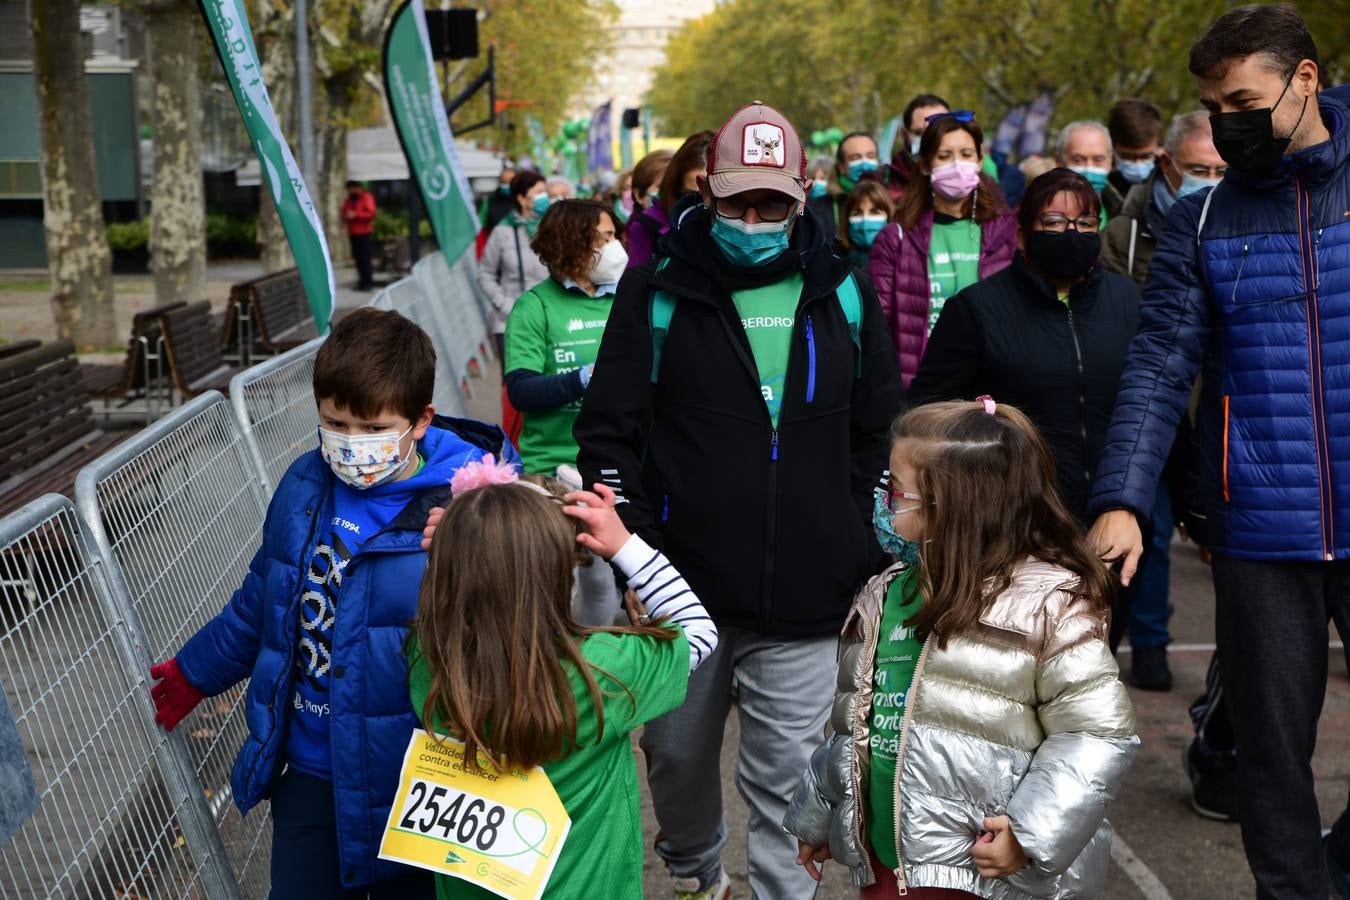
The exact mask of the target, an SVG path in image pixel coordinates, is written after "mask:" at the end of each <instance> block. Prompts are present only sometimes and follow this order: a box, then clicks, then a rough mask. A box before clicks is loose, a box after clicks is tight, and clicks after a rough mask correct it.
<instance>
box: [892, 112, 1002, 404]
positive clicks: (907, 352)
mask: <svg viewBox="0 0 1350 900" xmlns="http://www.w3.org/2000/svg"><path fill="white" fill-rule="evenodd" d="M983 143H984V131H983V130H981V128H980V126H979V124H978V123H977V122H976V121H975V114H974V113H972V112H971V111H970V110H960V109H958V110H956V111H954V112H944V113H938V114H936V115H933V116H929V123H928V127H927V128H926V129H924V132H923V138H922V140H921V141H920V143H919V155H918V158H917V159H916V161H915V171H914V176H913V179H912V180H911V181H910V183H909V186H908V187H907V188H906V189H905V193H904V196H902V197H901V198H900V202H899V204H898V206H897V207H896V211H895V224H893V225H891V226H889V227H887V228H885V229H883V230H882V232H881V234H879V235H877V237H876V240H875V241H874V242H873V243H872V252H871V255H870V257H869V259H868V264H867V273H868V274H869V275H870V276H871V277H872V283H873V285H875V287H876V291H877V299H878V300H880V301H881V311H882V314H883V315H884V316H885V318H886V324H887V325H888V326H889V327H890V331H891V337H892V338H893V339H894V341H895V347H896V350H897V351H898V352H899V354H900V381H901V383H902V384H903V385H904V387H905V388H906V389H908V388H909V383H910V381H911V380H913V378H914V373H915V372H917V371H918V370H919V360H920V359H922V358H923V352H924V347H925V346H926V345H927V343H928V334H929V332H931V331H932V330H933V325H934V324H935V323H936V322H937V319H938V316H939V315H940V314H941V312H942V307H943V305H944V304H945V303H946V302H947V299H948V298H950V297H952V296H954V295H955V294H956V292H957V291H959V290H961V289H962V288H965V287H969V286H970V285H972V284H974V283H975V282H976V281H979V280H980V279H981V278H988V277H989V276H990V275H992V274H994V273H995V272H997V271H999V270H1000V269H1004V268H1006V267H1007V266H1008V263H1010V262H1011V261H1012V257H1013V252H1014V251H1015V250H1016V249H1017V222H1016V220H1015V219H1014V218H1013V216H1012V213H1011V212H1009V211H1008V209H1007V206H1006V204H1005V203H1004V202H1003V192H1002V191H1000V190H999V187H998V184H997V183H996V182H995V181H994V179H992V178H990V177H989V176H988V175H985V174H982V173H981V171H980V163H981V160H982V158H983V157H982V153H981V147H982V145H983Z"/></svg>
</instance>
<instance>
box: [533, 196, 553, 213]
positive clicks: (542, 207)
mask: <svg viewBox="0 0 1350 900" xmlns="http://www.w3.org/2000/svg"><path fill="white" fill-rule="evenodd" d="M552 203H553V201H552V200H550V199H549V196H548V194H539V195H538V196H536V197H535V198H534V199H533V200H531V201H530V208H531V209H533V210H534V214H535V215H536V216H542V215H543V214H544V213H546V212H548V208H549V206H550V204H552Z"/></svg>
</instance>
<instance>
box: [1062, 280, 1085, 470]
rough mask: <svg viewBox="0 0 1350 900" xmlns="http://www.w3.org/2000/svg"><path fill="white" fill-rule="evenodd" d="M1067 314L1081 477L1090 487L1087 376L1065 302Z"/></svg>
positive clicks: (1081, 348) (1071, 317)
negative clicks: (1075, 376)
mask: <svg viewBox="0 0 1350 900" xmlns="http://www.w3.org/2000/svg"><path fill="white" fill-rule="evenodd" d="M1064 309H1065V311H1066V312H1067V313H1068V314H1069V335H1070V336H1071V337H1072V338H1073V359H1074V363H1075V364H1076V365H1077V366H1078V434H1079V437H1081V438H1082V440H1083V478H1084V479H1085V480H1086V482H1087V485H1088V487H1089V488H1091V487H1092V469H1091V468H1089V466H1088V465H1087V458H1088V435H1087V376H1086V375H1085V374H1084V372H1083V345H1082V344H1081V343H1080V342H1079V340H1078V329H1077V328H1075V327H1074V324H1073V307H1072V306H1069V305H1068V304H1065V306H1064Z"/></svg>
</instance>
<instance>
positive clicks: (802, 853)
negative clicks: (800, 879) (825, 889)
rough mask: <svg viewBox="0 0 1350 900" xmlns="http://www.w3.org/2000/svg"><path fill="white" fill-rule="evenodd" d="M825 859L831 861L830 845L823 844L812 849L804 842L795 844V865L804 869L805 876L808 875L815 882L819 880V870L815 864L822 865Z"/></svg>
mask: <svg viewBox="0 0 1350 900" xmlns="http://www.w3.org/2000/svg"><path fill="white" fill-rule="evenodd" d="M827 859H833V857H831V856H830V845H829V844H823V845H821V846H819V847H812V846H811V845H810V844H808V843H806V842H804V841H798V842H797V865H799V866H804V867H805V868H806V874H807V875H810V876H811V877H812V878H814V879H815V880H816V881H819V880H820V868H819V867H818V866H817V865H816V864H817V863H824V862H825V860H827Z"/></svg>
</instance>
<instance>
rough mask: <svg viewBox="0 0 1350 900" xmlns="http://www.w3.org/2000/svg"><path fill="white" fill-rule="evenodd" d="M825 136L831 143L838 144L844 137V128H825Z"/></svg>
mask: <svg viewBox="0 0 1350 900" xmlns="http://www.w3.org/2000/svg"><path fill="white" fill-rule="evenodd" d="M825 137H826V138H827V139H828V140H829V142H830V143H831V144H837V143H839V142H840V141H842V140H843V139H844V129H842V128H827V129H826V130H825Z"/></svg>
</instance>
